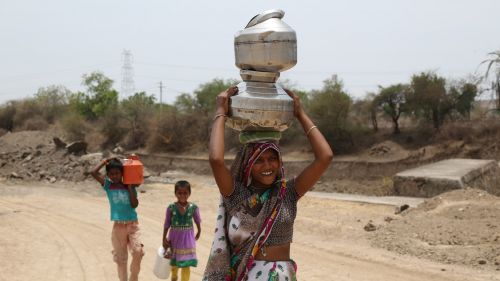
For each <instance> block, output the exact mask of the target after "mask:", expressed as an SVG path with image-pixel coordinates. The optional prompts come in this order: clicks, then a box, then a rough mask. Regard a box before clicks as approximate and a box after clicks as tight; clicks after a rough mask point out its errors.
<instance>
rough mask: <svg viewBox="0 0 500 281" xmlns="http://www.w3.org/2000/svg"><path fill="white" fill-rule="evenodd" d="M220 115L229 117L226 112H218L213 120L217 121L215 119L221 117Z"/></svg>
mask: <svg viewBox="0 0 500 281" xmlns="http://www.w3.org/2000/svg"><path fill="white" fill-rule="evenodd" d="M219 117H224V118H226V117H227V115H226V114H224V113H219V114H216V115H215V116H214V119H212V121H215V119H217V118H219Z"/></svg>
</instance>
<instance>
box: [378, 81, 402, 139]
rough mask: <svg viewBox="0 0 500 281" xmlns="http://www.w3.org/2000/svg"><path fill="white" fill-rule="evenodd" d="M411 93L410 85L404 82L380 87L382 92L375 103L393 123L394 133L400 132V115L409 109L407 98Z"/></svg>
mask: <svg viewBox="0 0 500 281" xmlns="http://www.w3.org/2000/svg"><path fill="white" fill-rule="evenodd" d="M408 93H409V86H408V85H404V84H396V85H391V86H389V87H385V88H384V87H380V92H379V94H378V95H377V97H376V98H375V100H374V103H375V104H376V105H377V106H378V107H380V108H381V109H382V111H383V112H384V114H385V115H387V116H388V117H389V118H390V119H391V121H392V124H393V133H394V134H399V133H400V132H401V131H400V129H399V117H401V114H402V113H404V112H406V111H407V106H406V100H407V95H408Z"/></svg>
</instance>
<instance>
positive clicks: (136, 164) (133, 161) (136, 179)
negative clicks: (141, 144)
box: [123, 154, 144, 184]
mask: <svg viewBox="0 0 500 281" xmlns="http://www.w3.org/2000/svg"><path fill="white" fill-rule="evenodd" d="M143 182H144V166H143V165H142V163H141V161H140V160H139V156H137V155H135V154H132V155H130V156H128V158H127V159H124V160H123V183H124V184H142V183H143Z"/></svg>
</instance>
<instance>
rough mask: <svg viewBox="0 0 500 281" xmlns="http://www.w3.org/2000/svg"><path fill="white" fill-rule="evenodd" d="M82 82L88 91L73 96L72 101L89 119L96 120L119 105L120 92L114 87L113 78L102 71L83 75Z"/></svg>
mask: <svg viewBox="0 0 500 281" xmlns="http://www.w3.org/2000/svg"><path fill="white" fill-rule="evenodd" d="M82 84H83V85H84V86H85V87H86V88H87V91H86V93H82V92H78V93H76V94H74V95H72V96H71V98H70V103H71V104H73V105H74V106H75V107H76V109H77V110H78V112H79V113H80V114H82V115H83V116H85V117H86V118H87V119H90V120H95V119H97V118H99V117H101V116H103V115H104V114H105V113H106V112H107V111H109V110H116V107H117V106H118V92H117V91H116V90H115V89H113V80H111V79H109V78H108V77H106V76H105V75H104V74H102V73H100V72H92V73H90V74H84V75H83V82H82Z"/></svg>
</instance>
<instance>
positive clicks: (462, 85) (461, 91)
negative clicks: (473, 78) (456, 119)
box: [449, 80, 479, 119]
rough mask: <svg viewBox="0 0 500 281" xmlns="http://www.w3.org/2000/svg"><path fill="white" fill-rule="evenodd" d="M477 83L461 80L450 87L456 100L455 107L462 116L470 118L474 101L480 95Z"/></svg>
mask: <svg viewBox="0 0 500 281" xmlns="http://www.w3.org/2000/svg"><path fill="white" fill-rule="evenodd" d="M478 92H479V91H478V88H477V84H476V83H471V82H466V81H464V80H462V81H459V82H458V83H457V85H453V86H451V87H450V90H449V93H450V95H451V97H452V99H453V102H454V109H455V110H456V111H457V112H458V113H459V114H460V115H462V116H464V117H465V118H467V119H470V112H471V110H472V107H473V104H474V103H473V102H474V100H475V98H476V96H477V95H478Z"/></svg>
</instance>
